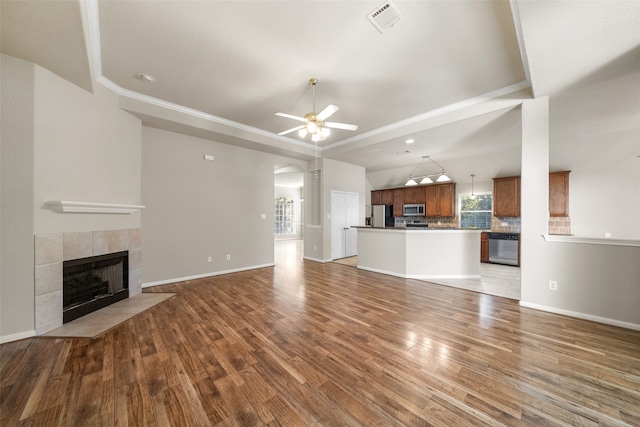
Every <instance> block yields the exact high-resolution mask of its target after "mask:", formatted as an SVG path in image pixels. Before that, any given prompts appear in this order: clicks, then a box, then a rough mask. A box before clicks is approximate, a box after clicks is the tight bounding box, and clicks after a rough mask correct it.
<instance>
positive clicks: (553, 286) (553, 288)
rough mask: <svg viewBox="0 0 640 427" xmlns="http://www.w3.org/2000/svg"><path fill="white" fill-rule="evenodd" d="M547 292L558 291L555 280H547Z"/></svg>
mask: <svg viewBox="0 0 640 427" xmlns="http://www.w3.org/2000/svg"><path fill="white" fill-rule="evenodd" d="M549 290H550V291H557V290H558V282H556V281H555V280H549Z"/></svg>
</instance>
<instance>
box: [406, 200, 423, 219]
mask: <svg viewBox="0 0 640 427" xmlns="http://www.w3.org/2000/svg"><path fill="white" fill-rule="evenodd" d="M402 216H424V203H422V204H414V205H404V206H402Z"/></svg>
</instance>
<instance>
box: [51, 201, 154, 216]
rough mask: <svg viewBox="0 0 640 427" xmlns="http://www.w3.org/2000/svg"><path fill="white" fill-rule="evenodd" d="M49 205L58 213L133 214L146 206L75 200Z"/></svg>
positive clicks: (53, 202) (52, 202)
mask: <svg viewBox="0 0 640 427" xmlns="http://www.w3.org/2000/svg"><path fill="white" fill-rule="evenodd" d="M47 206H48V207H49V208H50V209H51V210H52V211H54V212H57V213H103V214H132V213H134V212H137V211H138V210H140V209H144V208H145V206H141V205H122V204H114V203H94V202H73V201H68V200H53V201H48V202H47Z"/></svg>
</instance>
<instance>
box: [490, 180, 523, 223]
mask: <svg viewBox="0 0 640 427" xmlns="http://www.w3.org/2000/svg"><path fill="white" fill-rule="evenodd" d="M493 215H494V216H497V217H519V216H520V177H519V176H508V177H504V178H493Z"/></svg>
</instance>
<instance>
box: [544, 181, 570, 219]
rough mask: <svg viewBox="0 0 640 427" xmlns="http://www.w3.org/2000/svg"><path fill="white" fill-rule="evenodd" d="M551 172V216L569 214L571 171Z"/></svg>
mask: <svg viewBox="0 0 640 427" xmlns="http://www.w3.org/2000/svg"><path fill="white" fill-rule="evenodd" d="M570 172H571V171H562V172H551V173H549V216H552V217H563V216H569V173H570Z"/></svg>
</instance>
